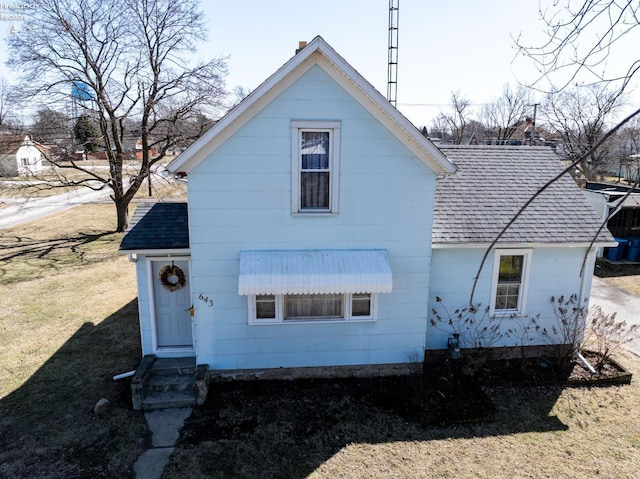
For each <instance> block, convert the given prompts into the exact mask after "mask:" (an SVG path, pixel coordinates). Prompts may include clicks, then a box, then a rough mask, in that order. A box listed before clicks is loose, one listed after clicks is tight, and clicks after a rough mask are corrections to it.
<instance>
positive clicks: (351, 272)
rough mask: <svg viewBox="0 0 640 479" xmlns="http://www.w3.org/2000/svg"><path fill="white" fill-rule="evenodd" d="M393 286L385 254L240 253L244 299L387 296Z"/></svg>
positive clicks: (332, 252)
mask: <svg viewBox="0 0 640 479" xmlns="http://www.w3.org/2000/svg"><path fill="white" fill-rule="evenodd" d="M392 284H393V282H392V278H391V267H390V266H389V258H387V252H386V251H385V250H297V251H241V252H240V275H239V281H238V292H239V293H240V294H243V295H258V294H337V293H390V292H391V289H392Z"/></svg>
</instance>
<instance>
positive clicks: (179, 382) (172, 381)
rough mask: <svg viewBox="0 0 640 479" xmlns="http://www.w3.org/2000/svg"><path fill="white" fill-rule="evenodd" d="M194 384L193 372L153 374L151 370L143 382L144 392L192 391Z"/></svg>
mask: <svg viewBox="0 0 640 479" xmlns="http://www.w3.org/2000/svg"><path fill="white" fill-rule="evenodd" d="M195 386H196V381H195V379H194V374H155V373H154V372H153V371H152V372H151V374H150V375H149V379H148V380H147V382H146V383H145V387H144V389H145V392H147V391H148V392H153V391H158V392H160V391H193V390H194V389H195Z"/></svg>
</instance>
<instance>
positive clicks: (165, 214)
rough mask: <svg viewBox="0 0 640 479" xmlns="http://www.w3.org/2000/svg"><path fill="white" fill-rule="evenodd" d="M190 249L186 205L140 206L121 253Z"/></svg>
mask: <svg viewBox="0 0 640 479" xmlns="http://www.w3.org/2000/svg"><path fill="white" fill-rule="evenodd" d="M183 248H184V249H187V248H189V220H188V214H187V204H186V203H139V204H138V206H137V207H136V210H135V212H134V213H133V216H132V217H131V221H130V223H129V228H128V229H127V232H126V233H125V235H124V238H122V242H121V243H120V250H121V251H133V250H154V249H183Z"/></svg>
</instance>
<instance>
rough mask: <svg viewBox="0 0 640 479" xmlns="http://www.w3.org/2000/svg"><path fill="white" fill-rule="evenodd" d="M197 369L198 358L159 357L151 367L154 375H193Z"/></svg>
mask: <svg viewBox="0 0 640 479" xmlns="http://www.w3.org/2000/svg"><path fill="white" fill-rule="evenodd" d="M195 371H196V358H158V359H156V360H155V361H154V362H153V364H152V365H151V368H150V373H151V374H154V375H163V374H178V375H191V376H193V374H194V372H195Z"/></svg>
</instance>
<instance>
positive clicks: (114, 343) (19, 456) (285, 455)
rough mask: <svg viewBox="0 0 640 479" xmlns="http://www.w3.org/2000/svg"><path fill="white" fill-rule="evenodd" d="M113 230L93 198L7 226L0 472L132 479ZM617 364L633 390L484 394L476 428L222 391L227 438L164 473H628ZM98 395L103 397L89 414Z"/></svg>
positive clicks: (125, 298)
mask: <svg viewBox="0 0 640 479" xmlns="http://www.w3.org/2000/svg"><path fill="white" fill-rule="evenodd" d="M114 226H115V223H114V214H113V206H112V205H111V204H103V205H87V206H82V207H78V208H75V209H73V210H70V211H67V212H64V213H62V214H59V215H56V216H51V217H48V218H46V219H44V220H39V221H37V222H34V223H31V224H28V225H25V226H22V227H17V228H13V229H8V230H3V234H2V236H1V239H0V248H1V251H2V253H0V285H1V286H2V293H3V294H2V295H0V311H2V313H3V314H2V316H1V317H0V370H1V373H0V431H1V434H0V478H27V477H29V478H31V477H38V478H63V477H64V478H85V477H108V478H122V477H130V476H131V467H132V464H133V463H134V461H135V459H136V458H137V457H138V456H139V454H140V453H141V452H142V451H143V450H144V449H145V434H146V428H145V425H144V418H143V415H142V414H140V413H136V412H133V411H131V410H129V409H128V408H126V407H124V406H123V405H121V404H120V403H119V393H120V386H119V385H117V384H116V383H114V382H113V381H112V380H111V377H112V376H113V375H114V374H117V373H120V372H123V371H126V370H129V369H132V368H133V366H135V364H136V362H137V360H138V358H139V340H140V338H139V333H138V326H137V316H136V303H135V297H136V291H135V278H134V273H133V265H131V264H129V263H128V262H127V260H126V258H123V257H118V256H117V254H116V249H117V244H118V242H119V240H120V238H121V235H119V234H114V233H111V231H112V230H113V228H114ZM619 359H620V360H621V362H622V363H623V364H624V365H625V366H627V367H628V368H629V369H630V370H631V371H632V372H633V373H634V375H635V379H634V381H633V382H632V384H631V385H629V386H619V387H604V388H591V389H589V388H561V387H546V388H488V389H486V392H487V393H488V395H489V396H490V397H491V399H492V400H493V402H494V404H495V405H496V406H497V408H498V418H497V420H496V422H494V423H486V424H479V425H465V426H452V427H430V426H424V425H422V424H420V423H418V422H416V421H413V420H411V419H407V418H406V417H404V416H402V415H400V414H397V413H395V412H394V411H392V410H388V409H386V408H384V407H382V406H380V405H371V404H367V403H363V402H359V401H353V400H352V399H350V398H349V397H345V396H344V395H341V394H340V391H339V390H336V391H335V392H334V393H333V394H332V396H331V397H330V398H329V400H328V401H327V402H322V403H320V402H314V401H312V400H309V399H306V400H305V398H299V401H297V402H296V401H290V402H287V401H285V400H284V398H283V397H265V398H261V397H257V398H254V399H255V400H256V401H257V404H258V405H259V408H258V410H259V411H260V416H259V417H261V418H262V419H260V421H258V420H252V419H255V417H253V418H252V417H251V416H247V414H246V412H247V411H246V410H245V409H243V407H245V404H243V403H242V402H241V401H234V400H233V398H229V397H227V398H226V399H225V398H224V397H223V398H221V400H222V403H220V404H215V405H214V407H213V411H214V412H215V411H217V413H216V414H217V415H216V414H213V415H211V416H210V417H209V418H208V420H209V421H211V424H212V425H217V426H219V425H220V424H221V423H223V424H225V425H226V426H225V431H224V432H225V433H224V434H223V435H221V436H219V437H210V438H207V439H205V438H203V439H202V440H198V441H187V440H185V439H183V441H182V443H181V445H180V447H179V448H178V449H177V450H176V452H175V454H174V456H173V458H172V460H171V463H170V465H169V467H168V468H167V470H166V471H165V475H164V478H165V479H171V478H184V477H189V478H194V479H198V478H223V477H225V478H226V477H238V478H243V477H244V478H254V477H261V478H268V477H274V478H275V477H277V478H287V477H289V478H301V477H307V476H308V477H310V478H314V479H320V478H356V479H357V478H396V477H397V478H400V477H402V478H406V477H412V478H414V477H415V478H427V477H428V478H471V477H473V478H483V477H484V478H496V477H510V478H536V479H537V478H554V479H555V478H574V477H579V478H585V477H602V478H638V477H640V473H638V468H639V465H640V414H638V412H637V411H638V405H639V404H640V386H639V385H638V381H637V377H638V374H640V361H639V360H638V358H637V357H635V356H631V355H629V354H624V355H622V356H621V357H620V358H619ZM398 394H410V392H407V391H398ZM101 397H106V398H108V399H110V400H111V401H112V403H113V404H114V407H113V408H112V410H111V411H110V412H109V413H108V414H107V415H106V416H104V417H101V418H96V417H94V416H93V415H91V414H90V413H89V410H90V409H91V407H92V405H93V404H94V403H95V402H96V401H97V400H98V399H100V398H101ZM293 418H297V419H298V420H299V422H297V423H294V422H293ZM314 421H315V422H314ZM316 424H320V425H321V427H320V426H319V427H317V428H316V427H311V425H314V426H315V425H316ZM294 434H297V435H303V436H304V435H306V436H308V437H309V439H310V441H307V442H304V443H302V442H301V443H295V442H292V441H291V437H293V435H294Z"/></svg>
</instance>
